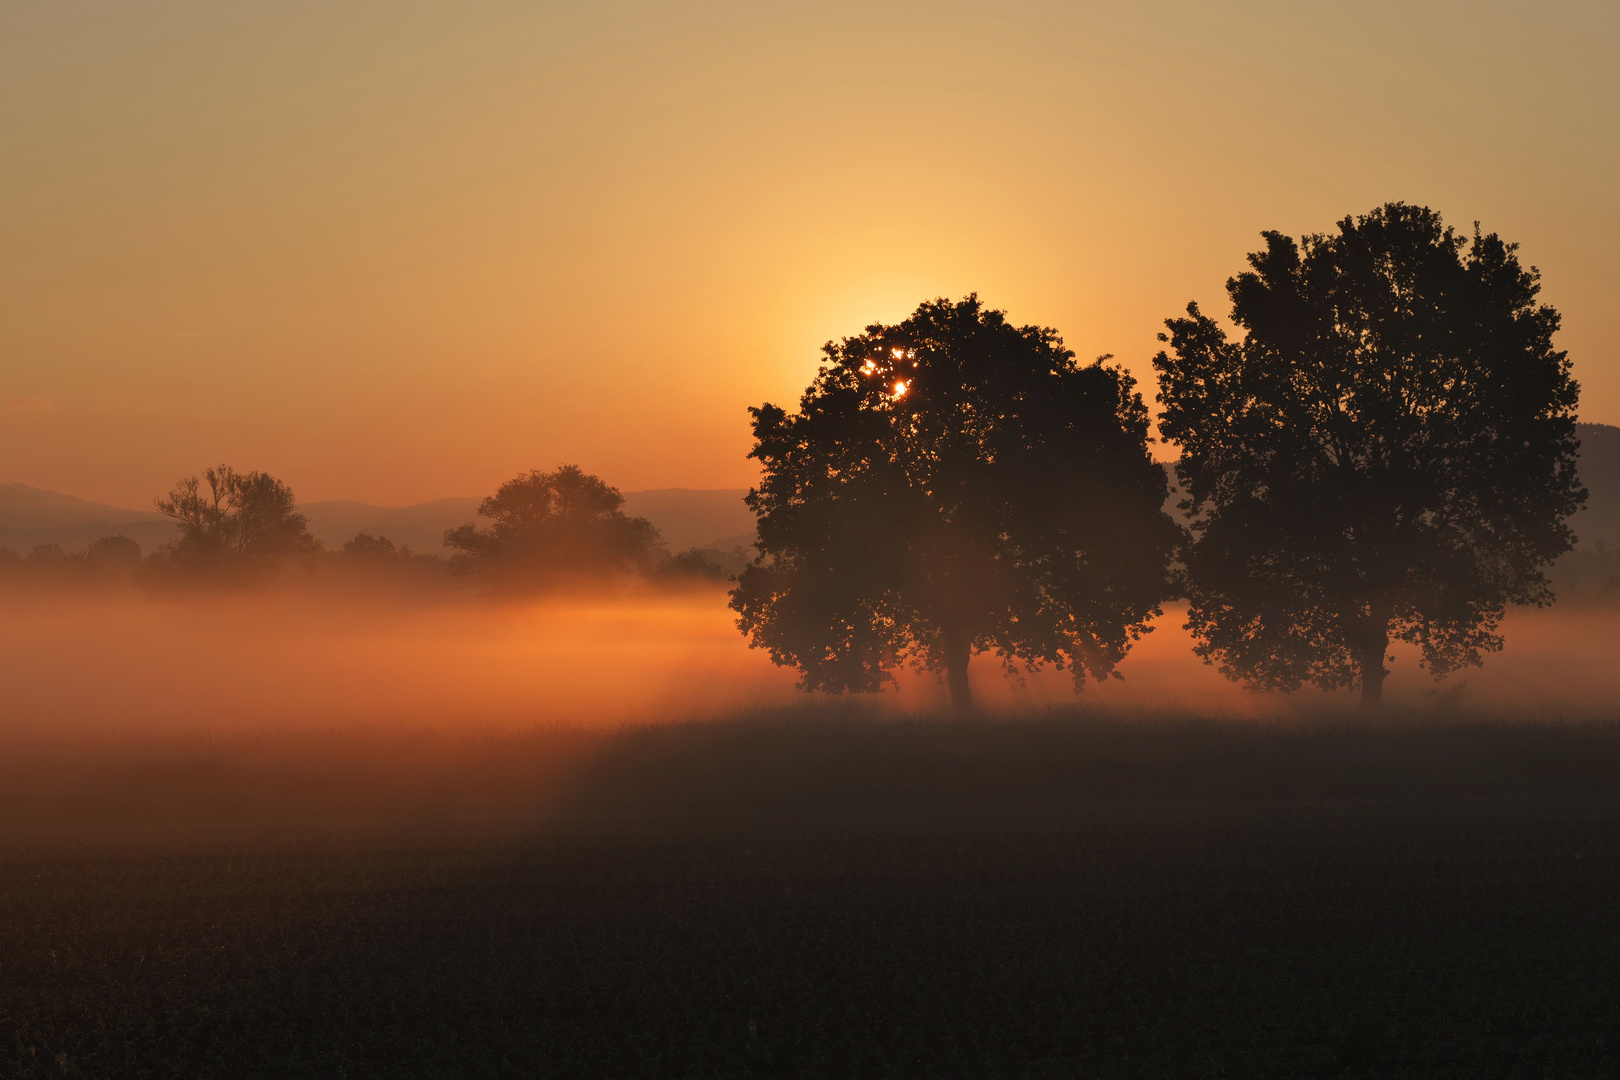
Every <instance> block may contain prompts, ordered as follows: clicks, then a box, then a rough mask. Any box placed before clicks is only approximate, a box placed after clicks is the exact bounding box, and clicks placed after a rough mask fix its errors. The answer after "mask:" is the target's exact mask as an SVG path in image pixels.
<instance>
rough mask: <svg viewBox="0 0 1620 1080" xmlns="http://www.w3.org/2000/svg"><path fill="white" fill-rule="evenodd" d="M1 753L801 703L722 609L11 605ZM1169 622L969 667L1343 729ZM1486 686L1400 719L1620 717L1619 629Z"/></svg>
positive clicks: (1313, 702)
mask: <svg viewBox="0 0 1620 1080" xmlns="http://www.w3.org/2000/svg"><path fill="white" fill-rule="evenodd" d="M0 612H3V614H4V619H3V622H0V678H3V679H4V682H5V686H6V687H7V692H6V704H5V711H4V721H3V723H4V728H3V730H4V732H5V733H6V734H7V735H12V736H15V735H17V734H19V733H25V732H26V733H29V734H33V735H40V734H51V735H56V736H80V735H83V736H95V735H100V734H103V733H108V734H118V735H139V734H169V733H180V732H188V733H196V732H216V733H229V732H243V731H265V730H282V731H294V730H303V729H316V730H329V729H332V728H341V727H347V726H359V727H374V726H383V727H388V726H398V725H408V726H411V727H419V726H420V727H430V728H441V729H445V730H454V729H458V728H463V727H471V728H475V729H486V728H497V729H514V728H523V727H528V726H533V725H564V726H574V725H584V726H589V727H600V726H603V725H624V724H646V723H658V722H666V721H672V720H688V719H703V718H713V717H722V716H725V715H728V714H730V713H731V712H733V711H735V710H738V709H744V708H751V707H755V706H761V705H784V704H790V703H793V702H795V701H797V700H798V699H800V698H801V697H803V695H802V694H800V693H799V692H798V691H796V690H795V689H794V682H795V680H794V676H793V673H792V672H791V671H785V670H783V669H781V668H778V667H776V666H775V665H773V664H771V662H770V660H769V658H768V657H767V656H766V655H764V654H763V653H762V652H760V651H759V650H751V649H749V648H748V646H747V643H746V642H745V641H744V640H743V639H742V638H741V636H740V635H738V633H737V631H736V628H735V626H734V625H733V623H734V617H733V616H732V614H731V613H730V612H728V611H727V610H726V609H725V607H724V594H723V592H721V591H719V590H717V589H713V588H710V589H705V590H700V591H690V592H680V593H673V594H665V595H657V594H654V595H642V596H636V595H630V596H619V597H611V598H587V599H554V600H546V601H533V602H522V603H518V602H509V603H500V604H495V603H490V602H488V601H485V600H482V599H480V598H478V597H476V596H467V595H462V594H455V593H451V594H448V595H440V594H431V595H429V596H427V597H420V596H418V597H404V598H401V597H398V596H383V597H367V596H365V595H354V594H347V595H344V594H339V595H337V596H333V595H330V594H329V593H326V592H323V591H321V590H318V589H313V588H298V589H293V590H287V591H266V592H247V593H236V594H230V595H226V596H217V595H208V594H204V595H195V596H187V595H181V596H156V597H153V596H147V595H142V594H140V593H136V592H128V593H123V594H119V595H116V596H110V597H109V596H85V595H67V596H45V597H41V596H22V597H18V596H10V597H6V598H4V599H3V600H0ZM1178 621H1179V620H1178V613H1177V612H1176V610H1175V609H1174V608H1172V609H1171V610H1170V611H1169V612H1167V613H1166V615H1165V616H1164V617H1162V618H1160V619H1159V620H1157V621H1156V622H1155V625H1154V632H1153V633H1152V634H1150V635H1148V636H1147V637H1146V638H1145V639H1144V641H1143V642H1142V643H1141V644H1140V645H1139V646H1137V648H1136V649H1135V650H1134V651H1133V652H1132V654H1131V655H1130V657H1129V658H1128V659H1127V660H1126V661H1125V662H1124V663H1123V664H1121V666H1120V673H1121V675H1122V676H1123V679H1121V680H1109V681H1108V682H1105V683H1102V684H1091V685H1088V686H1086V687H1085V689H1084V690H1082V691H1081V692H1080V693H1079V694H1078V695H1076V694H1075V693H1074V689H1073V681H1072V678H1071V676H1070V675H1069V673H1068V672H1059V671H1056V670H1053V669H1051V668H1048V669H1046V670H1044V671H1042V672H1039V673H1034V674H1028V675H1025V676H1023V678H1022V679H1007V678H1005V677H1004V676H1003V674H1002V673H1001V671H1000V669H999V668H998V667H997V666H996V665H995V663H994V661H993V658H991V657H981V658H979V659H978V660H977V661H976V663H975V664H974V666H973V669H972V677H973V681H974V688H975V690H976V691H977V692H978V694H979V696H980V698H981V700H982V701H983V703H984V705H985V706H986V708H988V709H991V710H992V711H995V712H1002V711H1007V710H1020V709H1028V708H1044V707H1047V706H1053V705H1066V704H1069V703H1076V704H1079V705H1081V706H1083V707H1095V708H1100V709H1105V710H1117V709H1125V710H1131V711H1142V712H1144V713H1152V712H1156V711H1176V712H1184V713H1192V714H1196V715H1201V716H1209V717H1249V718H1262V717H1292V716H1301V715H1303V716H1311V715H1333V714H1336V713H1339V712H1342V711H1343V710H1345V709H1347V708H1349V706H1350V705H1351V704H1352V703H1351V702H1350V701H1349V699H1348V698H1347V697H1346V696H1345V695H1337V696H1335V695H1324V694H1321V693H1317V692H1311V691H1302V692H1300V693H1297V694H1294V695H1276V694H1274V695H1252V694H1250V693H1248V692H1246V691H1244V690H1243V689H1242V688H1241V687H1238V686H1235V685H1233V684H1232V683H1230V682H1229V681H1227V680H1226V679H1224V678H1223V677H1221V675H1220V674H1219V673H1218V672H1217V671H1215V670H1214V669H1213V668H1211V667H1209V666H1207V665H1205V664H1202V663H1200V662H1199V660H1198V659H1197V658H1196V657H1195V656H1193V655H1192V653H1191V650H1190V648H1189V641H1188V638H1187V635H1186V633H1185V631H1183V630H1181V629H1180V627H1179V626H1178ZM1505 631H1506V633H1507V635H1508V642H1509V644H1508V646H1507V648H1506V650H1505V651H1504V652H1503V653H1502V654H1501V655H1499V656H1493V657H1492V658H1491V659H1490V662H1489V663H1488V664H1487V665H1486V666H1485V667H1484V668H1482V669H1479V670H1473V671H1468V672H1465V673H1463V674H1461V675H1460V676H1457V677H1453V678H1451V679H1449V680H1446V681H1445V682H1442V683H1435V682H1434V681H1433V680H1431V679H1429V678H1428V677H1427V676H1426V675H1425V674H1424V673H1422V672H1421V671H1419V670H1417V668H1416V665H1415V663H1414V662H1413V657H1412V656H1410V655H1398V658H1397V662H1396V664H1395V665H1394V670H1395V674H1393V675H1392V676H1391V678H1390V689H1389V695H1390V704H1391V706H1392V707H1395V708H1399V709H1403V710H1415V711H1419V712H1426V711H1429V710H1438V711H1450V712H1453V713H1463V714H1466V715H1479V716H1487V717H1492V718H1498V719H1513V718H1523V719H1531V718H1550V717H1559V716H1565V717H1597V716H1609V715H1613V712H1614V709H1615V703H1616V702H1617V701H1620V665H1616V664H1614V663H1612V662H1611V655H1612V647H1613V646H1612V642H1613V641H1614V640H1616V639H1617V638H1620V607H1614V606H1586V607H1574V608H1564V609H1550V610H1546V611H1527V612H1518V613H1515V614H1514V615H1513V616H1512V617H1511V618H1510V620H1509V621H1508V622H1507V623H1506V624H1505ZM945 703H946V698H945V694H944V690H943V687H942V686H941V685H940V683H939V681H938V680H937V679H936V678H935V677H933V676H932V675H927V674H920V675H919V674H915V673H906V674H902V675H901V677H900V680H899V682H898V685H897V686H895V687H893V688H891V689H890V690H888V691H885V692H884V693H882V694H880V695H877V696H876V697H875V699H874V701H873V704H875V705H876V706H877V707H878V708H880V709H881V710H884V711H887V712H893V713H896V714H912V713H919V712H928V711H933V710H937V709H939V708H942V707H943V706H944V705H945Z"/></svg>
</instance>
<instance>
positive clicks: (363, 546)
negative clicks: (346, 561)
mask: <svg viewBox="0 0 1620 1080" xmlns="http://www.w3.org/2000/svg"><path fill="white" fill-rule="evenodd" d="M343 554H344V556H345V557H347V558H350V559H363V560H365V561H367V562H398V561H400V560H403V559H409V558H410V557H411V556H412V554H413V553H412V551H411V549H410V547H409V546H408V545H407V546H399V545H396V544H395V543H394V542H393V541H392V540H390V539H389V538H388V537H386V536H372V535H371V534H370V533H355V534H354V536H352V537H350V538H349V540H348V542H347V543H345V544H344V545H343Z"/></svg>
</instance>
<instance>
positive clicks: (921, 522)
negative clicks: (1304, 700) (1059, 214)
mask: <svg viewBox="0 0 1620 1080" xmlns="http://www.w3.org/2000/svg"><path fill="white" fill-rule="evenodd" d="M823 352H824V353H825V356H826V362H825V364H824V366H822V368H821V369H820V371H819V372H818V374H817V376H816V379H815V381H814V382H813V383H812V384H811V386H810V387H809V389H808V390H806V392H805V394H804V396H803V397H802V398H801V399H800V402H799V411H798V412H797V413H792V414H790V413H788V412H787V411H786V410H785V409H783V408H781V407H779V406H776V405H772V404H768V403H767V404H764V405H761V406H759V407H758V408H754V409H750V410H749V411H750V413H751V414H752V416H753V429H754V438H755V446H754V449H753V452H752V454H751V455H750V456H751V457H754V458H757V459H758V460H759V462H760V463H761V465H762V466H763V470H764V475H763V477H762V478H761V480H760V483H759V486H758V487H757V488H755V489H753V490H752V491H750V493H749V495H748V505H749V506H750V507H751V508H752V509H753V510H754V512H755V513H756V514H757V515H758V522H759V541H758V544H757V547H758V550H759V553H760V554H759V557H758V558H757V559H756V560H755V561H754V562H753V564H752V565H750V566H749V567H747V568H746V569H745V570H744V571H743V572H742V574H741V575H740V577H739V580H738V584H737V587H736V589H735V590H733V592H732V598H731V606H732V608H733V609H734V610H735V611H737V612H738V615H739V618H738V626H739V628H740V629H741V630H742V631H743V632H744V633H745V634H747V635H748V636H749V638H750V642H751V644H752V645H754V646H756V647H761V648H765V649H768V650H769V651H770V654H771V658H772V659H773V660H774V661H775V662H776V663H778V664H782V665H793V666H796V667H798V669H799V671H800V673H801V676H802V678H801V683H800V685H801V686H802V687H803V688H805V689H807V690H826V691H834V692H843V691H873V690H877V689H879V688H880V687H881V686H882V685H883V684H884V682H886V681H888V680H891V679H892V677H893V671H894V670H895V669H896V668H897V667H898V666H900V665H901V664H902V663H904V662H906V661H908V660H909V661H910V662H912V663H914V664H916V665H918V666H919V667H921V668H924V669H927V670H932V671H935V672H944V673H945V675H946V679H947V683H948V685H949V687H950V691H951V696H952V699H953V701H954V702H955V703H957V704H958V705H965V704H967V703H968V702H969V696H970V695H969V688H968V679H967V670H968V661H969V658H970V657H971V655H972V654H973V653H975V652H981V651H993V652H994V653H995V654H996V655H997V656H998V657H1000V659H1001V661H1002V663H1003V665H1004V666H1006V667H1007V668H1008V669H1010V670H1017V669H1018V666H1019V665H1020V664H1022V665H1025V666H1028V667H1031V668H1035V667H1039V666H1041V665H1042V664H1044V663H1052V664H1054V665H1057V666H1059V667H1065V666H1066V667H1070V668H1072V670H1073V672H1074V676H1075V684H1076V687H1077V688H1078V687H1079V686H1081V685H1083V681H1084V678H1085V677H1086V676H1087V675H1090V676H1091V677H1093V678H1097V679H1102V678H1105V677H1107V676H1108V675H1109V674H1111V673H1113V672H1114V669H1115V665H1116V664H1117V663H1118V662H1119V660H1120V659H1121V658H1122V657H1123V656H1124V655H1125V653H1126V652H1127V650H1128V649H1129V648H1130V647H1131V644H1132V643H1133V642H1135V641H1136V640H1137V639H1138V638H1139V637H1141V635H1142V634H1144V633H1146V632H1147V630H1148V622H1149V620H1151V619H1152V618H1153V617H1154V616H1155V615H1157V614H1158V613H1159V602H1160V600H1161V599H1162V598H1163V597H1164V596H1165V594H1166V588H1167V577H1168V575H1167V564H1168V562H1169V558H1170V554H1171V552H1172V550H1173V548H1174V546H1175V544H1176V542H1177V540H1178V537H1179V535H1180V532H1179V529H1178V527H1177V526H1176V525H1175V524H1174V523H1173V522H1172V521H1171V520H1170V519H1169V517H1168V516H1167V515H1166V514H1164V512H1163V510H1162V506H1163V503H1164V500H1165V498H1166V496H1167V491H1168V485H1167V482H1166V479H1165V476H1164V472H1163V470H1162V469H1161V468H1160V467H1159V466H1158V465H1156V464H1155V463H1154V462H1153V459H1152V456H1151V455H1150V453H1149V450H1148V442H1149V438H1148V412H1147V408H1146V406H1145V405H1144V404H1143V401H1142V398H1141V395H1140V394H1139V393H1137V392H1136V390H1135V384H1134V382H1133V380H1132V379H1131V377H1130V376H1129V375H1128V374H1126V373H1125V372H1124V371H1123V370H1122V369H1120V368H1119V367H1117V366H1114V365H1112V364H1109V363H1107V362H1106V361H1107V359H1108V358H1106V357H1105V358H1103V359H1101V360H1098V361H1097V362H1095V363H1092V364H1086V365H1080V364H1077V363H1075V360H1074V354H1073V353H1072V352H1070V351H1069V350H1068V349H1066V348H1064V346H1063V342H1062V340H1061V339H1060V338H1059V337H1058V335H1057V333H1056V332H1055V331H1053V330H1050V329H1047V328H1045V327H1038V326H1022V327H1020V326H1014V325H1013V324H1012V323H1010V322H1008V321H1007V319H1006V317H1005V315H1004V314H1003V313H1002V312H1000V311H994V310H991V309H988V308H986V307H984V306H983V305H982V304H981V303H980V301H979V299H978V297H977V296H969V297H968V298H966V299H964V300H962V301H959V302H951V301H948V300H935V301H931V302H928V303H924V304H922V305H921V306H920V307H918V308H917V310H916V312H915V313H914V314H912V316H911V317H910V318H908V319H906V320H905V321H904V322H902V323H899V324H898V325H894V326H884V325H872V326H869V327H867V329H866V331H865V332H864V333H862V334H860V335H858V336H856V337H850V338H845V339H844V340H843V341H841V342H836V343H834V342H829V343H828V344H827V345H826V346H824V348H823Z"/></svg>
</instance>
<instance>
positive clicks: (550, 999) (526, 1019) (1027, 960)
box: [0, 710, 1620, 1077]
mask: <svg viewBox="0 0 1620 1080" xmlns="http://www.w3.org/2000/svg"><path fill="white" fill-rule="evenodd" d="M17 749H18V752H17V753H13V754H11V755H9V756H8V758H7V761H6V763H4V764H3V765H0V770H3V771H4V775H3V776H0V791H3V792H4V793H5V795H6V801H4V802H3V803H0V812H3V814H4V820H5V822H6V823H7V824H8V825H9V831H8V832H7V833H6V834H5V836H4V840H3V845H4V851H5V855H4V862H3V868H0V913H3V915H4V918H3V922H0V1075H4V1076H40V1077H46V1076H51V1077H54V1076H63V1075H66V1076H86V1077H115V1076H216V1077H244V1076H263V1077H294V1076H320V1077H336V1076H345V1077H384V1076H421V1077H452V1076H579V1077H611V1076H627V1077H628V1076H648V1077H662V1076H704V1077H711V1076H799V1077H822V1076H828V1077H832V1076H863V1077H865V1076H870V1077H879V1076H964V1077H965V1076H982V1077H1001V1076H1031V1077H1033V1076H1132V1077H1136V1076H1164V1077H1192V1076H1232V1077H1254V1076H1302V1077H1303V1076H1313V1077H1314V1076H1358V1077H1366V1076H1378V1077H1403V1076H1413V1077H1417V1076H1424V1077H1427V1076H1455V1077H1481V1076H1514V1077H1519V1076H1526V1077H1528V1076H1549V1077H1550V1076H1558V1077H1571V1076H1591V1077H1601V1076H1613V1075H1616V1074H1617V1073H1620V727H1615V726H1609V725H1603V724H1585V725H1534V726H1532V725H1520V726H1514V725H1492V724H1477V723H1468V722H1462V721H1452V722H1448V723H1439V722H1436V721H1434V720H1432V719H1425V718H1422V717H1415V716H1414V717H1405V718H1400V717H1397V718H1393V719H1391V720H1389V721H1387V722H1385V723H1382V724H1380V725H1378V726H1376V727H1367V726H1361V725H1354V724H1346V723H1340V722H1335V721H1332V720H1322V721H1317V722H1311V723H1298V724H1293V725H1290V726H1286V727H1275V726H1274V727H1258V726H1253V725H1242V724H1236V723H1222V724H1216V723H1209V724H1201V723H1191V722H1184V721H1173V720H1165V719H1157V720H1155V719H1152V718H1138V719H1135V720H1121V719H1108V718H1105V717H1104V718H1099V717H1096V716H1087V715H1085V714H1082V713H1078V712H1066V713H1054V714H1050V715H1045V716H1041V717H1030V718H1026V719H1022V720H1001V721H993V720H980V721H961V722H949V721H937V722H926V721H924V722H917V721H912V722H894V721H892V720H883V719H880V718H876V717H869V716H864V715H862V714H860V713H853V712H847V711H843V710H833V711H825V710H823V711H815V710H788V711H782V712H773V713H763V714H756V715H751V716H745V717H741V718H739V719H736V720H732V721H727V722H715V723H701V724H700V723H691V724H672V725H664V726H657V727H648V728H641V729H631V730H625V731H618V732H608V731H578V730H567V729H549V730H536V731H532V732H526V733H524V732H519V733H512V732H507V733H504V734H488V735H484V736H478V737H471V736H455V737H451V736H447V735H443V734H434V733H431V732H421V731H419V732H374V733H371V734H368V735H354V734H348V735H339V734H327V735H324V736H323V735H314V734H311V735H301V736H294V735H287V736H285V737H283V738H281V739H280V740H279V741H277V740H273V739H268V737H263V736H261V737H257V738H256V739H247V738H245V737H244V738H243V739H242V740H238V741H236V742H231V741H221V740H212V741H208V742H197V741H195V740H191V741H187V740H174V741H170V742H162V741H155V740H154V741H149V742H147V743H144V744H140V745H136V744H124V745H117V746H114V745H110V744H109V745H107V746H105V747H103V748H102V750H101V753H100V756H99V757H98V756H97V755H96V753H92V752H91V751H90V750H89V749H87V748H85V747H83V746H80V747H64V746H51V745H48V744H44V743H39V744H35V745H31V746H26V747H19V748H17Z"/></svg>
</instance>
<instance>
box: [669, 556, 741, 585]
mask: <svg viewBox="0 0 1620 1080" xmlns="http://www.w3.org/2000/svg"><path fill="white" fill-rule="evenodd" d="M714 556H715V553H714V552H711V551H709V550H706V549H704V548H688V549H686V550H685V551H682V552H680V553H678V554H675V555H671V556H670V557H669V558H668V559H665V560H664V561H663V562H662V563H660V564H659V565H658V571H657V573H658V576H659V577H660V578H663V579H664V580H666V581H672V582H718V581H729V580H731V578H732V575H731V574H730V573H728V572H727V571H726V568H725V567H724V566H721V565H720V563H719V561H718V560H716V559H715V557H714Z"/></svg>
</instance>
